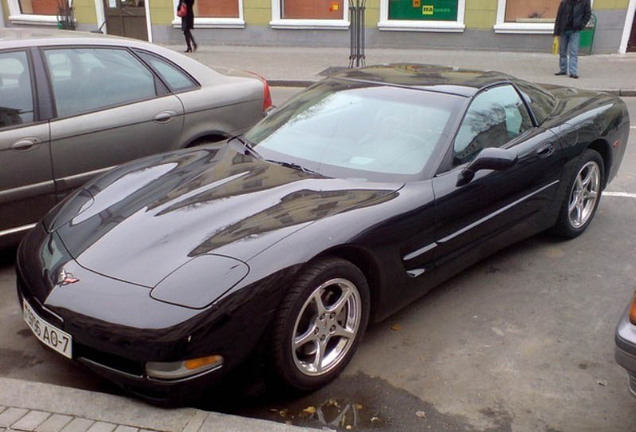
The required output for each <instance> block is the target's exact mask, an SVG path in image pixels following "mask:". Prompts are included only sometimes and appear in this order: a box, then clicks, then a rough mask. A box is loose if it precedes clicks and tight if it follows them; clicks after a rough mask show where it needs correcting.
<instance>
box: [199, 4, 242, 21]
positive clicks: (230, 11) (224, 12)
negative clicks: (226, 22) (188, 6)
mask: <svg viewBox="0 0 636 432" xmlns="http://www.w3.org/2000/svg"><path fill="white" fill-rule="evenodd" d="M194 15H195V16H196V17H201V18H238V17H239V4H238V1H236V0H197V1H196V2H195V3H194Z"/></svg>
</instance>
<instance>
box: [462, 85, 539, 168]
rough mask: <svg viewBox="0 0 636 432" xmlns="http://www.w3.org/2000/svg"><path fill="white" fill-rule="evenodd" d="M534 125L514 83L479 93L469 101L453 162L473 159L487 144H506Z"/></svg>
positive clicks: (489, 145) (496, 145) (497, 145)
mask: <svg viewBox="0 0 636 432" xmlns="http://www.w3.org/2000/svg"><path fill="white" fill-rule="evenodd" d="M531 127H532V120H531V119H530V115H529V114H528V110H527V109H526V106H525V105H524V103H523V101H522V100H521V98H520V97H519V94H518V93H517V91H516V90H515V89H514V88H513V87H512V86H511V85H503V86H499V87H494V88H490V89H488V90H486V91H483V92H481V93H479V94H478V95H477V96H476V97H475V98H474V99H473V101H472V103H471V104H470V107H469V108H468V111H467V112H466V116H465V117H464V120H463V122H462V125H461V126H460V128H459V131H458V133H457V136H456V137H455V143H454V156H453V165H455V166H457V165H462V164H464V163H466V162H470V161H471V160H472V159H473V158H474V157H475V156H476V155H477V153H479V152H480V151H481V150H482V149H484V148H486V147H503V146H504V145H505V144H506V143H508V142H509V141H510V140H512V139H513V138H516V137H517V136H519V135H521V134H522V133H524V132H525V131H527V130H528V129H530V128H531Z"/></svg>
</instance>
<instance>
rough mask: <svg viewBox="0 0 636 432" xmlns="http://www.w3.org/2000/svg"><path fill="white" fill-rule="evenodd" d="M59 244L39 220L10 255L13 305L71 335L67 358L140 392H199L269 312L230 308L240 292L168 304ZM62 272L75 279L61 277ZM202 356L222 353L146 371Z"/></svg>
mask: <svg viewBox="0 0 636 432" xmlns="http://www.w3.org/2000/svg"><path fill="white" fill-rule="evenodd" d="M53 243H55V245H53ZM47 250H49V252H47ZM50 250H55V251H56V253H55V254H53V255H55V256H56V257H57V258H56V260H55V263H57V264H51V265H49V263H47V260H49V258H47V257H48V256H51V253H50ZM60 251H62V255H64V253H67V252H66V251H65V248H64V247H63V245H61V242H60V241H59V239H56V235H55V234H47V233H46V232H45V231H44V229H43V228H42V226H41V225H38V226H37V227H36V228H35V229H34V230H33V231H32V232H31V233H30V234H29V235H28V236H27V238H26V239H25V241H24V242H23V243H22V245H21V246H20V249H19V250H18V259H17V262H16V274H17V291H18V297H19V301H20V304H22V299H26V300H27V302H28V303H29V305H30V306H31V307H32V308H33V309H34V310H35V311H36V313H37V314H38V315H39V316H40V317H41V318H42V319H44V320H45V321H47V322H48V323H50V324H51V325H53V326H55V327H57V328H59V329H61V330H63V331H64V332H67V333H68V334H70V335H71V336H72V337H73V360H74V361H77V362H79V363H80V364H82V365H84V366H86V367H88V368H89V369H91V370H93V371H94V372H95V373H97V374H99V375H101V376H102V377H104V378H106V379H108V380H110V381H112V382H114V383H116V384H117V385H119V386H121V387H123V388H124V389H126V390H127V391H129V392H131V393H133V394H135V395H138V396H140V397H142V398H144V399H148V400H152V401H157V402H164V401H170V402H179V401H182V400H191V399H192V398H193V397H196V396H198V395H199V394H201V393H202V392H204V391H205V390H206V389H209V388H210V387H212V386H214V385H215V384H217V383H218V382H219V381H220V380H221V379H222V378H223V377H224V376H226V375H227V374H228V373H229V372H230V371H231V370H233V369H235V368H236V367H237V366H238V365H239V364H240V363H241V362H242V361H243V360H245V359H246V358H247V357H248V355H249V353H250V352H251V351H253V349H254V347H255V346H256V344H257V343H258V341H259V340H260V337H261V335H262V333H263V331H264V329H265V328H266V327H267V320H268V319H269V317H270V314H269V313H261V314H257V313H254V310H236V302H237V301H239V300H240V297H241V293H239V295H237V296H235V297H231V298H229V299H228V301H227V302H221V303H220V304H219V305H215V306H212V307H208V308H205V309H202V310H195V309H190V308H185V307H182V306H177V305H172V304H167V303H164V302H161V301H157V300H154V299H152V298H151V297H150V289H149V288H147V287H142V286H139V285H134V284H130V283H126V282H123V281H119V280H115V279H112V278H109V277H106V276H103V275H100V274H97V273H94V272H92V271H90V270H87V269H85V268H82V267H81V266H80V265H79V264H78V263H77V262H76V261H74V260H73V259H72V258H70V256H63V257H62V258H60V253H57V252H60ZM61 273H64V274H65V275H72V279H73V280H74V282H72V283H66V284H64V283H60V282H59V276H57V275H58V274H61ZM243 295H244V293H243ZM237 297H238V298H237ZM227 303H229V304H230V306H231V307H232V309H234V310H229V307H228V306H227ZM240 303H241V302H240V301H239V304H240ZM232 304H233V306H232ZM254 329H258V330H259V331H254ZM209 355H221V356H223V358H224V362H223V364H222V366H220V367H217V368H215V369H212V370H208V371H205V372H201V373H199V374H198V375H193V376H190V377H187V378H181V379H174V380H160V379H156V378H152V377H149V376H148V375H147V373H146V371H145V364H146V362H147V361H154V362H173V361H181V360H186V359H192V358H198V357H203V356H209Z"/></svg>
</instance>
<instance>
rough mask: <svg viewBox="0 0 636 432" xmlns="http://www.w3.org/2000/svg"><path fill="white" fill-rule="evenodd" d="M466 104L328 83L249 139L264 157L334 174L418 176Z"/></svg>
mask: <svg viewBox="0 0 636 432" xmlns="http://www.w3.org/2000/svg"><path fill="white" fill-rule="evenodd" d="M462 101H463V99H462V98H460V97H456V96H451V95H445V94H439V93H433V92H428V91H422V90H415V89H410V88H401V87H393V86H385V85H370V84H368V83H355V84H352V83H348V84H346V85H343V84H341V83H338V82H337V81H326V82H323V83H321V84H318V85H317V86H315V87H314V88H312V89H310V90H308V91H306V92H304V93H302V94H301V95H300V96H298V97H296V98H294V99H291V100H290V101H289V102H288V103H287V104H285V105H284V106H283V107H281V108H280V109H279V110H278V111H277V112H276V113H274V114H272V115H271V116H270V117H268V118H266V119H265V120H263V121H262V122H261V123H259V124H258V125H256V126H255V127H254V128H253V129H252V130H251V131H250V132H249V133H248V134H247V135H246V138H247V139H248V140H249V141H251V142H253V143H254V144H256V145H257V147H256V151H257V152H258V153H259V154H261V155H262V156H263V157H264V158H265V159H271V160H276V161H282V162H292V163H295V164H298V165H301V166H302V167H304V168H307V169H310V170H312V171H316V172H319V173H321V174H323V175H326V176H329V177H349V178H350V177H355V178H364V179H373V180H399V179H407V178H414V177H417V176H419V175H420V174H421V173H422V171H423V170H424V168H425V167H426V165H427V163H428V162H429V161H430V160H431V155H433V153H434V151H435V150H436V149H437V148H438V146H439V145H440V143H441V142H446V141H447V136H448V126H449V124H450V123H452V122H451V121H450V120H451V119H452V118H454V115H453V114H454V112H456V110H457V108H458V106H459V105H460V104H461V102H462Z"/></svg>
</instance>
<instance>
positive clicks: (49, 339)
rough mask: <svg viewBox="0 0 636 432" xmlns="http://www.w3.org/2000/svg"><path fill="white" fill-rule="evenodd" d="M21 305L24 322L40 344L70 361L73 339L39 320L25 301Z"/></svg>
mask: <svg viewBox="0 0 636 432" xmlns="http://www.w3.org/2000/svg"><path fill="white" fill-rule="evenodd" d="M22 303H23V305H24V307H23V309H22V313H23V317H24V321H25V322H26V323H27V325H28V326H29V328H30V329H31V331H32V332H33V334H34V335H35V336H36V337H37V338H38V339H39V340H40V342H42V343H43V344H44V345H46V346H48V347H50V348H52V349H54V350H55V351H57V352H59V353H60V354H62V355H63V356H65V357H68V358H70V359H72V358H73V337H72V336H71V335H70V334H68V333H66V332H64V331H62V330H60V329H59V328H57V327H55V326H53V325H51V324H49V323H48V322H46V321H44V320H43V319H42V318H40V316H39V315H38V314H37V313H36V312H35V311H34V310H33V308H32V307H31V306H30V305H29V303H28V302H27V301H26V300H23V302H22Z"/></svg>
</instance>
